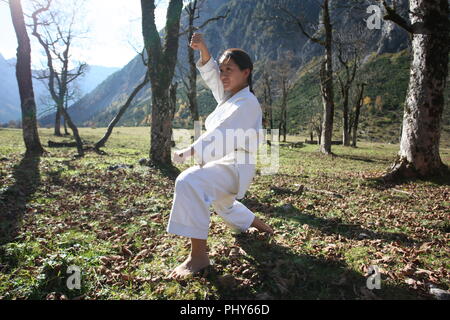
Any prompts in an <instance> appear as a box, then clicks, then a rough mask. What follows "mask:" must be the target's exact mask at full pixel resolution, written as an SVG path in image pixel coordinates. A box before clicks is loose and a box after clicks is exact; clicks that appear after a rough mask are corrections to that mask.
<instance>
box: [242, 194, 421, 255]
mask: <svg viewBox="0 0 450 320" xmlns="http://www.w3.org/2000/svg"><path fill="white" fill-rule="evenodd" d="M245 205H246V206H248V207H249V209H250V210H252V211H261V212H264V213H266V214H269V215H270V216H278V217H283V218H287V219H291V220H294V221H297V222H299V223H301V224H306V225H309V226H311V227H313V228H315V229H318V230H320V231H321V232H322V233H323V234H325V235H333V234H338V235H340V236H341V237H344V238H347V239H358V240H361V239H380V240H383V241H388V242H394V241H395V242H400V243H402V244H403V245H407V246H411V245H413V244H417V240H414V239H411V238H410V237H408V236H407V235H405V234H404V233H399V232H377V231H372V230H370V229H367V228H364V227H362V226H361V225H358V224H346V223H342V220H341V219H340V218H330V219H325V218H321V217H317V216H315V215H313V214H308V213H304V212H302V211H300V210H299V209H297V208H296V207H294V206H289V207H288V208H283V207H273V206H270V205H267V204H260V203H259V202H258V201H256V200H254V199H252V200H251V201H248V200H247V201H246V202H245Z"/></svg>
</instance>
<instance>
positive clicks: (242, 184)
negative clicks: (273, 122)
mask: <svg viewBox="0 0 450 320" xmlns="http://www.w3.org/2000/svg"><path fill="white" fill-rule="evenodd" d="M197 68H198V70H199V71H200V75H201V76H202V78H203V80H204V81H205V82H206V84H207V85H208V87H209V88H210V89H211V91H212V93H213V95H214V98H215V99H216V101H217V102H218V105H217V107H216V109H215V110H214V111H213V112H212V113H211V114H210V115H209V116H208V117H207V118H206V120H205V127H206V132H205V133H204V134H202V135H201V136H200V137H199V138H198V139H197V140H196V141H195V142H194V143H193V144H192V145H191V147H193V148H194V151H195V153H194V154H195V155H194V158H195V160H196V161H197V162H198V163H200V164H201V165H196V166H194V167H191V168H189V169H187V170H185V171H183V172H182V173H181V174H180V175H179V176H178V177H177V179H176V181H175V194H174V200H173V204H172V210H171V213H170V218H169V223H168V226H167V232H169V233H173V234H177V235H180V236H185V237H189V238H194V239H207V237H208V231H209V222H210V212H209V207H210V205H212V206H213V207H214V209H215V211H216V212H217V213H218V214H219V215H220V216H221V217H222V218H223V219H224V220H225V223H226V224H227V225H228V226H230V227H231V228H233V229H237V230H241V231H245V230H247V229H248V228H249V227H250V225H251V224H252V222H253V219H254V217H255V215H254V214H253V212H251V211H250V210H249V209H248V208H247V207H246V206H244V205H243V204H242V203H240V202H239V201H237V200H236V199H242V198H243V197H244V195H245V192H246V191H247V189H248V187H249V186H250V184H251V182H252V180H253V177H254V175H255V159H256V152H257V147H258V144H259V143H260V142H261V141H262V136H261V135H260V133H261V131H260V130H261V129H262V111H261V106H260V105H259V102H258V100H257V98H256V97H255V96H254V95H253V94H252V93H251V92H250V89H249V87H246V88H244V89H242V90H241V91H239V92H237V93H236V94H235V95H233V96H232V97H230V96H231V94H230V93H229V92H227V91H224V89H223V84H222V81H220V71H219V66H218V64H217V62H216V61H215V60H214V59H213V58H211V59H210V60H209V61H208V62H207V63H206V64H205V65H202V64H201V60H199V61H198V62H197ZM239 129H240V130H241V131H242V130H244V131H247V130H248V132H250V131H251V130H253V131H254V132H257V133H259V134H257V135H251V134H250V135H248V136H247V138H246V139H240V137H238V138H237V139H236V138H235V139H233V143H220V144H216V142H217V141H218V140H215V139H214V138H216V137H218V136H220V135H221V134H223V135H225V133H226V131H227V130H239ZM237 132H239V131H237ZM211 150H213V152H211ZM242 156H245V159H246V160H247V161H246V163H242V159H243V158H242Z"/></svg>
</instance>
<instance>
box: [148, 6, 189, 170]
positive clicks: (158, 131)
mask: <svg viewBox="0 0 450 320" xmlns="http://www.w3.org/2000/svg"><path fill="white" fill-rule="evenodd" d="M141 8H142V34H143V37H144V44H145V49H146V51H147V56H148V72H149V77H150V81H151V85H152V125H151V147H150V159H151V161H152V162H153V164H155V165H169V166H170V165H171V164H172V160H171V137H172V120H173V116H174V114H175V108H174V105H173V103H171V101H173V100H171V94H170V92H171V91H170V87H171V83H172V79H173V75H174V71H175V65H176V62H177V52H178V40H179V29H180V16H181V11H182V9H183V1H182V0H170V2H169V6H168V8H167V20H166V28H165V42H164V44H161V38H160V36H159V33H158V30H157V29H156V25H155V1H154V0H141ZM172 92H173V91H172ZM172 99H173V97H172Z"/></svg>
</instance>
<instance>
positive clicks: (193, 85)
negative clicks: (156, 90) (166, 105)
mask: <svg viewBox="0 0 450 320" xmlns="http://www.w3.org/2000/svg"><path fill="white" fill-rule="evenodd" d="M204 3H205V0H193V1H191V2H190V3H189V4H188V5H187V6H186V7H185V9H184V10H185V12H186V14H187V17H188V29H187V31H185V32H183V33H182V34H187V44H188V45H187V50H188V64H189V74H188V76H187V81H185V80H184V77H182V81H183V83H184V87H185V88H186V96H187V98H188V103H189V110H190V112H191V116H192V119H193V120H194V121H198V120H199V111H198V103H197V68H196V65H195V55H194V49H192V48H191V47H190V45H189V44H190V41H191V39H192V36H193V35H194V32H198V31H199V30H201V29H202V28H204V27H205V26H207V25H208V24H209V23H211V22H213V21H218V20H220V19H225V18H226V17H227V16H228V14H229V12H230V10H229V9H228V11H227V12H226V13H225V14H224V15H222V16H216V17H213V18H210V19H208V20H206V21H205V22H203V23H202V24H201V25H200V26H198V27H196V26H195V25H194V24H195V20H197V19H199V18H200V11H201V9H202V5H203V4H204Z"/></svg>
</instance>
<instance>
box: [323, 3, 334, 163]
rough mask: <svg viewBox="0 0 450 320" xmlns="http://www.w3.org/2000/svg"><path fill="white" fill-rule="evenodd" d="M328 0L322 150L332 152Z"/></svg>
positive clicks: (330, 27)
mask: <svg viewBox="0 0 450 320" xmlns="http://www.w3.org/2000/svg"><path fill="white" fill-rule="evenodd" d="M328 2H329V1H328V0H325V1H324V3H323V24H324V27H325V35H326V38H325V60H324V62H323V64H322V68H321V81H320V82H321V84H320V86H321V91H322V102H323V129H322V139H321V140H322V141H321V145H320V151H321V152H322V153H324V154H331V140H332V136H333V117H334V93H333V61H332V40H333V34H332V26H331V22H330V15H329V10H328Z"/></svg>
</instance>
